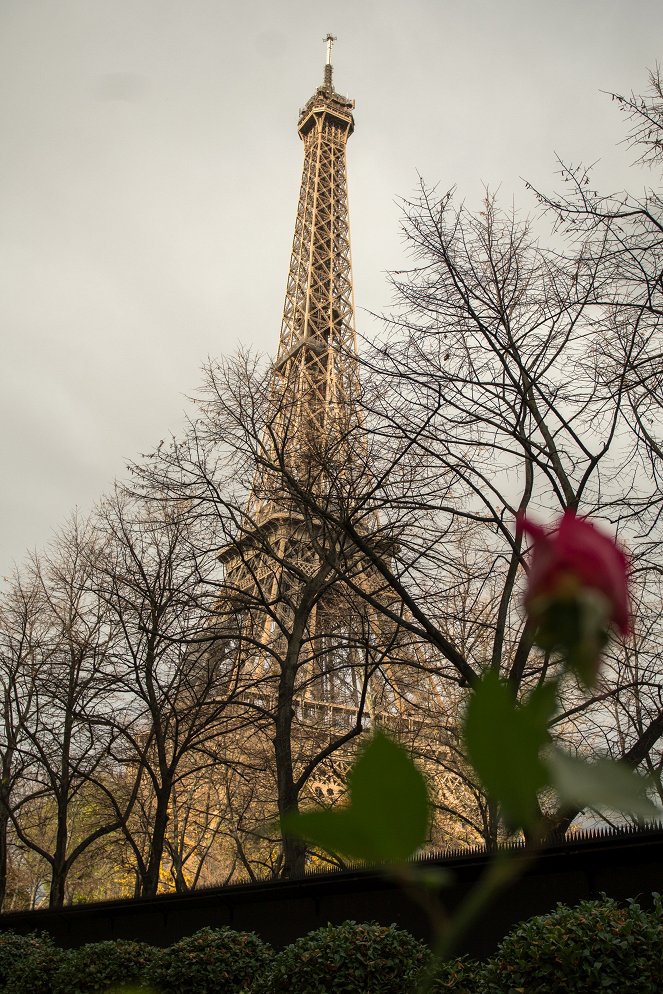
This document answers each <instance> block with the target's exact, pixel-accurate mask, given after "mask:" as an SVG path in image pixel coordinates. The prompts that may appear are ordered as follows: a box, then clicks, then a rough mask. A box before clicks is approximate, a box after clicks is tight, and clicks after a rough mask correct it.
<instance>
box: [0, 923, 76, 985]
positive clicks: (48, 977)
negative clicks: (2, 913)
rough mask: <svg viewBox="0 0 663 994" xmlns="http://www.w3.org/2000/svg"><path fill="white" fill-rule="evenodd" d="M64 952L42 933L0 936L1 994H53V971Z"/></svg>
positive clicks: (8, 933)
mask: <svg viewBox="0 0 663 994" xmlns="http://www.w3.org/2000/svg"><path fill="white" fill-rule="evenodd" d="M64 956H65V953H64V952H63V951H62V949H58V948H57V946H54V945H53V940H52V939H51V937H50V936H49V935H46V933H45V932H42V933H37V932H33V933H31V934H30V935H14V934H12V933H10V932H4V933H2V934H1V935H0V964H1V965H0V976H2V978H3V986H2V987H1V988H0V989H2V991H3V994H52V990H53V978H54V977H55V972H56V970H57V969H58V967H59V966H60V963H61V962H62V960H63V959H64Z"/></svg>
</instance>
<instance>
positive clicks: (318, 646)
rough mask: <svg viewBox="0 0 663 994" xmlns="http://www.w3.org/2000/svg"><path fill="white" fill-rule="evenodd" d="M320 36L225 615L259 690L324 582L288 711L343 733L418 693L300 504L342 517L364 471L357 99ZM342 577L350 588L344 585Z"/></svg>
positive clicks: (349, 562)
mask: <svg viewBox="0 0 663 994" xmlns="http://www.w3.org/2000/svg"><path fill="white" fill-rule="evenodd" d="M325 40H326V42H327V60H326V64H325V68H324V79H323V82H322V84H321V85H320V86H319V87H318V88H317V89H316V91H315V93H314V94H313V96H312V97H311V98H310V100H309V101H308V102H307V103H306V105H305V106H304V108H303V109H302V110H301V111H300V115H299V121H298V129H297V130H298V133H299V136H300V138H301V140H302V141H303V144H304V165H303V171H302V181H301V188H300V193H299V201H298V205H297V216H296V221H295V232H294V239H293V244H292V252H291V255H290V265H289V270H288V278H287V284H286V293H285V303H284V308H283V319H282V324H281V333H280V340H279V346H278V353H277V356H276V360H275V363H274V366H273V369H272V373H271V381H270V386H269V394H270V400H269V416H268V424H267V426H266V429H265V433H264V437H263V440H262V449H263V453H264V456H263V458H262V459H261V461H260V462H261V465H260V466H258V468H257V469H256V473H255V477H254V483H253V487H252V491H251V494H250V497H249V499H248V503H247V510H246V515H245V520H244V522H243V525H242V528H241V530H240V538H239V539H237V540H236V541H234V542H233V543H232V544H230V545H229V546H228V547H227V548H226V549H224V550H223V552H222V553H221V560H222V562H223V563H224V566H225V578H226V579H225V588H226V590H227V591H228V594H227V602H226V610H228V609H229V607H228V606H229V605H230V607H231V608H232V609H233V610H235V612H236V616H237V617H241V622H240V624H241V626H242V639H241V641H242V648H241V653H242V655H243V660H242V663H241V666H242V669H243V673H244V675H245V677H246V676H247V675H248V677H249V678H250V682H251V684H252V686H254V687H256V686H259V685H260V684H261V681H262V686H263V688H264V694H268V693H269V691H268V688H269V681H270V675H272V674H273V672H274V671H275V669H276V667H277V665H278V658H279V652H283V651H286V650H285V648H284V642H285V640H286V633H288V632H290V631H292V628H293V625H295V623H296V616H297V613H298V612H297V605H298V603H299V601H300V599H301V597H302V596H304V595H305V594H306V592H307V584H309V585H311V584H313V585H315V581H316V580H318V581H319V588H320V589H319V590H317V591H316V592H315V596H313V598H312V602H311V606H310V610H308V612H307V614H306V620H305V632H304V638H303V641H302V644H301V648H300V649H299V652H300V658H299V664H300V665H299V670H298V672H299V676H298V681H297V688H296V704H297V707H298V712H299V718H300V719H301V720H302V721H303V723H304V724H306V723H307V722H313V723H315V724H317V725H320V724H325V725H329V724H333V725H334V726H335V727H337V728H338V727H339V725H340V726H342V725H343V724H344V723H345V724H349V723H352V722H353V721H354V720H355V715H356V713H357V708H358V706H360V705H361V706H362V707H364V708H365V713H366V714H368V715H371V714H372V715H373V716H377V715H380V716H381V717H382V718H383V719H388V718H391V719H392V720H395V721H407V720H408V719H407V714H408V711H409V706H410V704H411V703H412V702H413V695H414V696H415V697H416V696H418V697H419V699H420V703H421V694H422V687H421V681H419V686H418V687H415V686H413V685H412V684H410V686H409V687H408V686H407V685H406V680H405V679H404V678H403V677H402V676H399V675H398V674H397V673H396V668H397V667H396V663H395V660H397V659H398V657H399V653H400V652H401V651H402V645H403V643H404V642H406V643H408V650H407V651H408V652H409V653H410V655H411V653H412V649H411V639H409V638H408V636H407V635H406V634H405V633H403V632H399V631H398V630H397V628H398V626H397V625H396V626H394V623H393V621H392V622H389V623H386V622H385V621H384V620H383V619H382V618H381V617H379V612H376V611H375V609H374V608H373V607H370V606H369V605H367V603H366V602H365V601H363V600H362V598H361V596H358V595H357V592H356V588H357V587H358V586H359V587H363V588H364V589H367V588H369V589H370V592H371V593H372V594H373V595H374V596H375V595H376V590H377V588H378V587H379V582H378V578H377V577H376V576H375V574H374V572H373V571H372V570H371V568H370V567H369V565H368V564H367V562H366V561H365V560H364V559H363V558H362V557H361V556H359V555H358V554H356V553H353V551H352V548H348V544H347V542H346V543H345V546H344V547H343V548H339V543H340V545H341V546H342V545H343V542H342V539H340V538H339V535H338V534H334V533H333V529H332V530H331V531H330V529H329V528H327V527H326V525H325V523H324V515H323V516H322V519H321V518H320V516H318V517H317V518H316V515H315V514H310V513H308V511H307V499H306V498H307V496H308V497H309V498H311V503H312V504H313V506H314V507H317V508H318V509H319V508H320V507H321V506H322V507H323V508H324V507H327V508H329V506H330V505H334V506H333V510H334V511H336V510H338V508H337V507H336V506H335V502H336V501H342V500H343V499H344V498H347V495H348V494H352V492H353V483H357V484H360V482H361V481H362V480H363V481H364V482H365V479H366V474H367V473H368V472H370V469H369V468H368V466H367V455H366V450H365V446H364V444H363V441H362V429H361V423H360V414H359V404H358V401H359V391H360V378H359V370H358V358H357V341H356V332H355V323H354V300H353V284H352V263H351V252H350V220H349V210H348V184H347V167H346V146H347V142H348V139H349V137H350V135H351V134H352V133H353V130H354V119H353V114H352V111H353V109H354V101H353V100H350V99H348V98H347V97H344V96H341V95H340V94H338V93H337V92H336V91H335V89H334V86H333V78H332V61H331V53H332V44H333V41H334V40H335V39H334V38H333V36H331V35H328V36H327V38H326V39H325ZM364 520H365V524H364V527H366V528H371V527H372V526H377V523H378V515H377V511H372V512H369V513H368V514H367V515H366V517H365V519H364ZM339 556H340V558H341V559H342V565H343V571H344V573H343V572H340V573H339V571H338V570H337V565H338V560H339ZM332 560H334V562H333V563H332ZM327 566H328V568H327ZM348 574H351V580H352V582H351V583H350V584H347V583H344V582H343V577H344V576H345V577H346V578H347V576H348ZM339 577H340V579H339ZM353 588H354V589H353ZM410 672H412V671H410ZM368 674H370V676H369V675H368ZM423 682H424V683H425V682H426V681H425V680H424V681H423ZM426 692H427V693H428V692H430V688H426Z"/></svg>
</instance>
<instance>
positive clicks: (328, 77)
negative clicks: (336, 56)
mask: <svg viewBox="0 0 663 994" xmlns="http://www.w3.org/2000/svg"><path fill="white" fill-rule="evenodd" d="M322 40H323V41H324V42H325V43H326V45H327V61H326V62H325V82H324V85H325V86H326V87H327V88H328V89H330V90H331V89H332V48H333V45H334V42H335V41H336V35H333V34H328V35H327V36H326V37H325V38H323V39H322Z"/></svg>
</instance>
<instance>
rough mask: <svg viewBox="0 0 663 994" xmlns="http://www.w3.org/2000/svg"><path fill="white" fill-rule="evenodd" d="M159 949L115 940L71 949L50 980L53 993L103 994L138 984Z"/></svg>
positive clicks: (142, 943)
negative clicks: (51, 980)
mask: <svg viewBox="0 0 663 994" xmlns="http://www.w3.org/2000/svg"><path fill="white" fill-rule="evenodd" d="M157 953H158V950H157V949H155V947H154V946H150V945H148V944H147V943H146V942H131V941H129V940H126V939H117V940H115V941H113V940H108V941H107V942H90V943H88V944H87V945H85V946H81V947H80V948H79V949H71V950H69V951H68V952H67V955H66V956H65V958H64V959H63V961H62V963H61V964H60V966H59V967H58V969H57V971H56V973H55V977H54V978H53V994H106V992H108V991H111V990H118V989H119V988H121V987H124V986H127V985H140V984H141V983H142V982H143V980H144V975H145V970H146V968H147V967H148V966H149V965H150V963H151V962H152V961H153V960H154V959H155V957H156V955H157Z"/></svg>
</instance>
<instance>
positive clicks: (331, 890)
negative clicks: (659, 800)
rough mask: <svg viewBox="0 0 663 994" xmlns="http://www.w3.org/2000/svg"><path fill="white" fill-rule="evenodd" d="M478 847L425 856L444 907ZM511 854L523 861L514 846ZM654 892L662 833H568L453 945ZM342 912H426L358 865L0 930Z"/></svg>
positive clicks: (96, 936)
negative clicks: (442, 884)
mask: <svg viewBox="0 0 663 994" xmlns="http://www.w3.org/2000/svg"><path fill="white" fill-rule="evenodd" d="M488 858H489V857H488V856H487V855H486V854H485V853H475V854H470V855H467V854H465V855H463V854H460V855H455V856H446V857H444V858H440V859H435V860H431V861H429V862H430V863H431V864H433V865H437V866H444V867H445V868H446V869H447V870H449V872H450V874H451V878H452V883H451V886H450V887H449V888H447V889H446V890H445V891H444V893H443V901H444V905H445V907H447V908H448V909H449V910H453V908H454V907H456V906H457V905H458V903H459V902H460V901H461V900H462V899H463V897H464V896H465V895H466V894H467V892H468V891H469V889H470V888H471V887H472V886H473V885H474V884H475V883H476V881H477V880H478V879H479V877H480V875H481V873H482V872H483V871H484V869H485V867H486V863H487V860H488ZM515 858H516V859H517V860H519V861H521V866H523V867H525V864H524V863H522V861H523V860H524V859H526V857H525V854H524V853H523V852H520V851H519V852H516V854H515ZM652 891H659V892H663V831H661V830H650V831H647V832H642V833H633V834H630V835H627V836H608V837H582V836H580V837H577V838H574V839H571V841H569V842H565V843H564V844H562V845H558V846H554V847H551V848H550V849H548V850H546V851H545V852H543V853H541V854H540V855H538V856H537V857H536V859H535V861H534V862H532V863H531V864H530V865H527V866H526V868H525V869H524V871H523V874H522V876H521V877H520V879H519V880H518V881H517V882H516V883H515V884H513V885H512V886H511V887H510V888H509V889H508V890H507V891H506V892H505V893H504V894H503V896H501V897H500V898H499V899H498V900H497V901H496V902H495V903H494V904H493V906H492V907H491V909H490V910H489V911H488V912H487V913H486V914H485V915H484V916H483V918H482V919H481V920H480V921H479V922H478V923H477V924H476V925H475V926H474V927H473V928H472V929H471V931H470V932H469V934H467V935H466V936H465V939H464V941H463V943H462V948H461V950H460V951H461V952H466V953H469V954H470V955H473V956H479V957H483V956H487V955H490V953H492V952H493V950H494V949H495V946H496V944H497V943H498V941H499V940H500V939H501V938H502V937H503V936H504V935H505V934H506V932H507V931H509V929H510V928H511V927H512V926H513V925H514V924H516V923H517V922H519V921H522V920H524V919H526V918H530V917H531V916H532V915H537V914H542V913H544V912H546V911H549V910H551V909H553V908H554V907H555V905H556V904H557V902H558V901H563V902H564V903H566V904H575V903H577V902H578V901H580V900H582V899H584V898H596V897H598V896H599V895H600V894H601V893H602V892H604V893H606V894H607V895H608V896H610V897H615V898H619V899H622V900H623V899H625V898H628V897H638V896H642V897H643V898H644V902H645V903H647V901H648V900H649V895H651V892H652ZM346 919H353V920H355V921H377V922H381V923H383V924H391V923H392V922H395V923H396V924H397V925H400V926H402V927H403V928H406V929H408V930H409V931H410V932H412V933H413V934H414V935H416V936H419V937H420V938H423V939H426V940H427V939H428V938H429V930H428V925H427V921H426V918H425V916H424V915H423V913H422V912H421V910H420V909H419V908H418V907H417V905H416V904H414V903H413V902H412V901H411V900H410V899H409V898H408V897H407V895H406V894H404V893H403V891H402V890H401V889H400V888H399V887H398V886H397V885H396V884H394V883H392V882H391V881H389V880H388V879H386V878H385V877H384V876H383V875H381V874H379V873H375V872H370V871H366V870H361V871H360V870H344V871H342V872H339V873H331V874H324V875H322V874H320V875H316V876H307V877H304V878H303V879H301V880H293V881H287V880H276V881H269V882H264V883H257V884H238V885H235V886H232V887H219V888H211V889H209V890H198V891H192V892H191V893H190V894H185V895H171V894H166V895H162V896H159V897H156V898H148V899H139V900H133V901H113V902H107V903H100V904H87V905H75V906H73V907H69V908H64V909H63V910H61V911H32V912H18V913H14V914H7V915H0V929H2V930H8V929H13V930H15V931H17V932H29V931H32V930H34V929H38V930H43V931H46V932H49V933H50V934H51V935H52V936H53V938H54V939H55V941H56V942H58V943H59V944H60V945H63V946H78V945H82V944H83V943H85V942H97V941H100V940H102V939H116V938H123V939H141V940H143V941H146V942H151V943H154V944H155V945H162V946H163V945H169V944H170V943H172V942H174V941H176V940H177V939H179V938H181V937H182V936H184V935H190V934H191V933H193V932H195V931H197V930H198V929H200V928H202V927H203V926H205V925H211V926H220V925H228V926H230V927H231V928H234V929H237V930H240V931H254V932H257V933H258V934H259V935H260V936H262V938H264V939H266V940H267V941H268V942H271V943H272V944H273V945H274V946H276V947H281V946H284V945H287V944H288V943H290V942H292V941H293V940H294V939H296V938H298V937H299V936H300V935H304V934H305V933H306V932H309V931H311V930H312V929H315V928H319V927H320V926H322V925H326V924H327V923H328V922H332V923H338V922H342V921H344V920H346Z"/></svg>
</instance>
